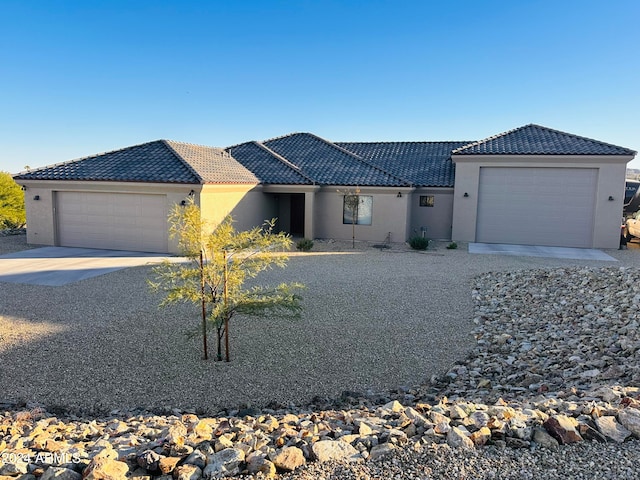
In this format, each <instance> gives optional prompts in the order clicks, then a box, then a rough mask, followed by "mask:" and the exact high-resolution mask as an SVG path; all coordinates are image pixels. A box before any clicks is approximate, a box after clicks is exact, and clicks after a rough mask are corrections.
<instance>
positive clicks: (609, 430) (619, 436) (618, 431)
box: [595, 416, 631, 443]
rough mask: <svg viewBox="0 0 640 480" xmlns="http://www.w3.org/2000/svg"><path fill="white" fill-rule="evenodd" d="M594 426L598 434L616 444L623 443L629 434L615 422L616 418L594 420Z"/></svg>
mask: <svg viewBox="0 0 640 480" xmlns="http://www.w3.org/2000/svg"><path fill="white" fill-rule="evenodd" d="M595 423H596V426H597V427H598V430H600V433H602V434H603V435H604V436H605V437H607V438H608V439H610V440H613V441H614V442H617V443H622V442H624V441H625V440H626V439H627V437H629V436H631V432H630V431H629V430H627V429H626V428H624V427H623V426H622V425H620V424H619V423H618V422H616V417H613V416H606V417H598V418H596V419H595Z"/></svg>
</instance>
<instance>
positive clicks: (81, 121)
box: [0, 0, 640, 173]
mask: <svg viewBox="0 0 640 480" xmlns="http://www.w3.org/2000/svg"><path fill="white" fill-rule="evenodd" d="M639 20H640V2H638V1H637V0H619V1H618V0H611V1H610V2H604V1H601V0H598V1H592V0H540V1H535V0H531V1H525V0H523V1H513V0H510V1H499V0H487V1H482V0H475V1H474V0H469V1H463V0H449V1H442V0H440V1H426V0H425V1H401V0H397V1H378V0H371V1H323V0H315V1H312V0H307V1H251V0H247V1H231V0H226V1H191V2H190V1H173V2H172V1H163V0H154V1H135V0H131V1H117V0H114V1H97V0H86V1H64V0H49V1H36V0H32V1H29V0H2V1H1V2H0V99H1V103H0V145H1V149H0V170H7V171H10V172H13V173H15V172H17V171H20V170H22V169H23V167H24V166H26V165H29V166H31V167H38V166H44V165H48V164H52V163H57V162H62V161H67V160H71V159H74V158H78V157H82V156H86V155H91V154H95V153H99V152H103V151H108V150H114V149H118V148H122V147H126V146H129V145H134V144H138V143H144V142H147V141H151V140H156V139H159V138H166V139H172V140H178V141H184V142H190V143H197V144H203V145H211V146H219V147H225V146H229V145H233V144H236V143H240V142H244V141H248V140H264V139H268V138H271V137H274V136H280V135H284V134H287V133H290V132H301V131H308V132H313V133H315V134H317V135H320V136H321V137H325V138H327V139H329V140H333V141H349V140H350V141H374V140H377V141H384V140H479V139H482V138H485V137H487V136H490V135H494V134H496V133H500V132H503V131H506V130H510V129H512V128H516V127H519V126H522V125H525V124H528V123H537V124H541V125H545V126H548V127H551V128H556V129H559V130H563V131H567V132H571V133H575V134H578V135H584V136H587V137H591V138H596V139H598V140H602V141H605V142H609V143H614V144H616V145H621V146H624V147H628V148H632V149H634V150H638V151H640V121H639V117H638V114H639V112H640V28H639ZM630 166H631V167H635V168H640V159H637V160H634V161H633V162H632V163H631V164H630Z"/></svg>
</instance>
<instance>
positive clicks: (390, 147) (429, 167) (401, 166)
mask: <svg viewBox="0 0 640 480" xmlns="http://www.w3.org/2000/svg"><path fill="white" fill-rule="evenodd" d="M469 143H470V142H469V141H461V142H337V143H336V145H339V146H340V147H342V148H344V149H346V150H349V151H350V152H353V153H355V154H356V155H358V156H360V157H362V158H364V159H366V160H367V161H369V163H372V164H373V165H376V166H377V167H379V168H382V169H383V170H386V171H387V172H391V173H393V174H395V175H397V176H399V177H402V178H405V179H407V180H408V181H409V182H411V184H413V185H415V186H419V187H453V184H454V171H455V165H454V164H453V162H452V161H451V151H452V150H453V149H455V148H459V147H462V146H463V145H468V144H469Z"/></svg>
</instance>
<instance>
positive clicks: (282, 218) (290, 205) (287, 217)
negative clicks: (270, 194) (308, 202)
mask: <svg viewBox="0 0 640 480" xmlns="http://www.w3.org/2000/svg"><path fill="white" fill-rule="evenodd" d="M276 199H277V203H278V230H280V231H281V232H285V233H288V234H289V235H291V236H292V237H304V193H278V194H276Z"/></svg>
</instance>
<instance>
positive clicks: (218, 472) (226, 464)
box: [202, 448, 245, 479]
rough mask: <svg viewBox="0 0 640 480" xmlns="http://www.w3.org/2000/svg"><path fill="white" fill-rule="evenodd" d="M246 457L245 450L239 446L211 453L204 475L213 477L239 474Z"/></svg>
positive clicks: (208, 477)
mask: <svg viewBox="0 0 640 480" xmlns="http://www.w3.org/2000/svg"><path fill="white" fill-rule="evenodd" d="M244 457H245V455H244V451H242V450H240V449H239V448H227V449H225V450H221V451H219V452H217V453H214V454H213V455H209V456H208V457H207V466H206V467H205V468H204V471H203V472H202V476H203V477H204V478H205V479H211V478H220V477H223V476H234V475H237V474H238V473H240V464H241V463H242V462H244Z"/></svg>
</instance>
